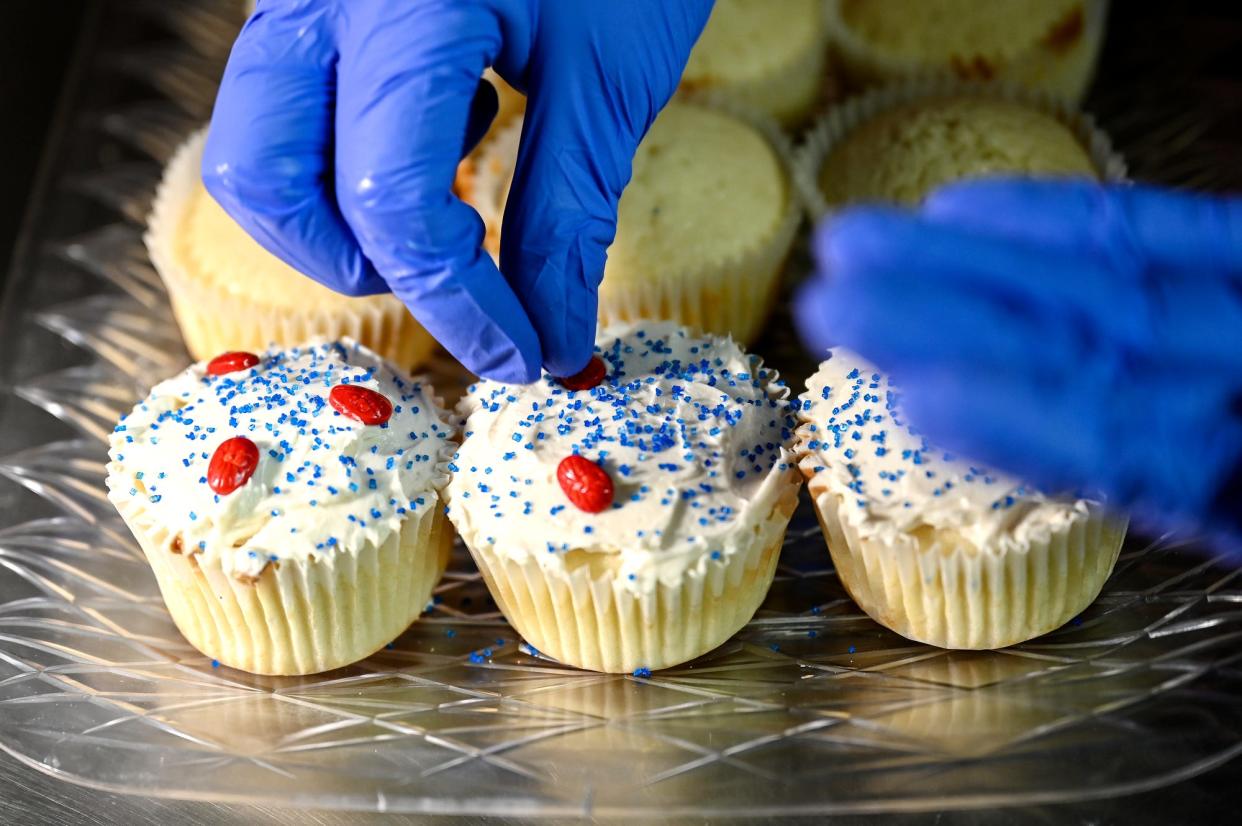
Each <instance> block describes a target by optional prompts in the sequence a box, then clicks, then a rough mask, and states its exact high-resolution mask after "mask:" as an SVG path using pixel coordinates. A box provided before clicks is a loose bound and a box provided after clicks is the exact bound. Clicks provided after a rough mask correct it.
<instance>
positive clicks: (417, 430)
mask: <svg viewBox="0 0 1242 826" xmlns="http://www.w3.org/2000/svg"><path fill="white" fill-rule="evenodd" d="M452 436H453V428H452V426H451V425H450V424H449V423H448V422H447V420H446V418H445V414H444V412H443V411H441V410H440V408H439V406H438V403H437V401H436V399H435V397H434V396H433V394H432V393H431V391H430V389H429V388H428V387H426V386H424V385H423V384H421V383H419V382H418V381H412V380H410V379H408V378H404V377H403V376H402V374H401V373H400V372H399V371H397V370H396V369H394V368H393V367H392V366H391V365H390V364H388V363H386V362H384V361H383V360H381V359H379V358H378V357H377V356H376V355H375V354H374V353H372V352H370V351H369V350H366V349H364V348H362V347H360V346H358V345H356V344H354V343H352V342H349V341H345V342H342V343H333V344H317V345H313V346H307V347H302V348H294V349H291V350H287V351H280V350H273V351H270V352H268V353H266V354H264V355H262V356H256V355H253V354H250V353H242V352H232V353H225V354H222V355H220V356H219V357H217V358H215V359H213V360H211V361H209V362H200V363H198V364H195V365H193V366H191V367H190V368H188V369H187V370H186V371H185V372H183V373H180V374H179V375H177V376H175V377H173V378H171V379H168V380H167V381H164V382H161V383H160V384H158V385H156V386H155V388H154V389H152V391H151V393H150V395H149V396H147V398H146V399H145V400H143V401H142V402H141V403H139V404H138V406H137V407H135V408H134V409H133V410H132V411H131V412H130V413H129V414H128V415H127V416H125V417H123V418H122V419H121V422H120V424H118V425H117V427H116V430H115V432H114V433H113V434H112V437H111V440H110V449H109V454H108V455H109V459H110V461H109V463H108V479H107V482H108V497H109V499H110V500H111V501H112V503H113V504H114V505H115V506H116V508H117V510H118V511H120V513H121V516H122V517H123V518H124V520H125V522H126V524H127V525H128V526H129V528H130V530H131V531H133V534H134V536H135V538H136V539H137V540H138V544H139V545H140V546H141V547H142V550H143V552H144V553H145V554H146V557H147V560H148V561H149V562H150V563H151V567H152V569H153V570H154V572H155V576H156V579H157V581H158V582H159V586H160V591H161V593H162V594H163V596H164V601H165V602H166V603H167V605H168V609H169V612H170V613H171V614H172V617H173V620H174V621H175V622H176V623H177V627H178V628H179V629H180V630H181V633H182V634H184V635H185V637H186V639H187V640H189V641H190V643H191V644H192V645H193V646H194V647H195V648H197V649H199V650H200V651H202V652H203V653H204V654H206V655H208V656H210V657H213V658H215V659H216V660H219V661H220V662H222V663H224V664H226V665H231V666H234V667H236V668H240V669H242V670H244V671H251V672H254V673H259V674H309V673H313V672H317V671H325V670H327V669H331V668H336V667H338V666H343V665H347V664H349V663H351V662H354V661H356V660H360V659H362V658H364V657H366V656H367V655H369V654H370V653H372V652H373V651H375V650H377V649H379V648H381V647H382V646H384V645H385V644H387V643H388V642H390V641H391V640H392V639H393V638H394V637H396V636H397V635H398V634H400V633H401V631H403V630H404V629H405V627H406V626H408V625H409V624H410V622H412V621H413V620H414V619H415V618H417V617H418V615H419V613H420V611H421V610H422V609H423V608H424V607H425V606H426V605H427V601H428V598H429V597H430V595H431V590H432V588H433V586H434V585H435V584H436V581H437V580H438V579H439V578H440V575H441V573H443V571H444V566H445V564H446V562H447V560H448V551H449V546H450V543H451V539H452V532H451V530H450V529H449V527H448V525H447V523H446V520H445V519H444V512H443V508H442V506H441V503H440V490H441V489H442V488H443V487H444V485H445V484H446V483H447V481H448V477H447V471H446V469H445V468H446V464H447V458H448V454H451V453H452V450H453V443H452V441H451V439H452Z"/></svg>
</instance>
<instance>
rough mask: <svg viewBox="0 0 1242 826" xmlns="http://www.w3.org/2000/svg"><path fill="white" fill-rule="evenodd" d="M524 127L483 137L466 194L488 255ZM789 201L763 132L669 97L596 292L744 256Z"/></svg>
mask: <svg viewBox="0 0 1242 826" xmlns="http://www.w3.org/2000/svg"><path fill="white" fill-rule="evenodd" d="M521 130H522V123H521V120H520V119H519V120H517V121H515V122H514V123H512V124H510V125H509V126H508V127H507V128H506V129H504V130H501V131H500V132H499V133H497V135H496V136H495V137H494V138H490V139H489V141H488V144H487V145H486V146H485V147H484V148H483V149H482V151H481V152H480V153H479V154H480V157H479V159H478V160H477V162H476V163H474V164H473V175H472V177H471V180H470V183H469V185H468V186H469V189H470V191H469V192H467V193H466V196H467V200H469V201H470V202H471V203H472V204H474V205H475V208H476V209H477V210H478V211H479V214H480V215H481V216H482V217H483V220H484V223H485V224H486V226H487V228H488V246H489V251H491V252H492V253H493V255H495V254H496V253H497V252H498V251H499V246H498V243H499V234H498V233H499V227H500V221H501V216H502V214H503V210H504V204H505V200H506V199H507V198H508V195H509V186H510V184H511V183H512V178H513V171H514V164H515V163H516V159H517V151H518V144H519V142H520V140H519V139H520V135H521ZM792 208H793V206H792V195H791V191H790V184H789V180H788V175H787V173H786V169H785V166H784V162H783V161H782V160H781V157H780V156H779V154H778V153H777V150H776V148H774V147H773V145H772V144H771V142H770V141H769V139H768V137H767V136H766V135H765V134H764V133H763V132H762V131H761V130H760V129H758V128H757V127H755V126H753V125H751V124H750V123H747V122H746V121H744V120H742V119H741V118H738V117H735V116H734V115H732V114H729V113H726V112H724V111H720V110H717V109H715V108H712V107H710V106H704V105H698V104H695V103H689V102H683V101H673V102H671V103H670V104H669V105H668V106H666V107H665V108H664V109H663V111H661V112H660V115H659V117H657V118H656V119H655V122H654V123H653V124H652V126H651V129H650V130H649V131H648V132H647V135H646V136H645V137H644V138H643V140H642V143H640V144H639V146H638V151H637V153H636V154H635V155H634V164H633V172H632V175H631V178H630V183H629V184H628V185H627V186H626V188H625V192H624V193H623V194H622V195H621V200H620V202H619V203H618V205H617V234H616V238H615V239H614V241H613V243H612V246H611V247H609V250H608V263H607V265H606V267H605V273H606V275H605V280H604V286H603V287H602V289H603V290H605V291H607V290H608V289H609V285H613V286H615V285H616V284H617V283H618V279H624V280H628V281H634V280H649V279H650V278H651V277H652V276H651V273H655V272H659V273H664V274H665V277H667V274H669V273H677V274H679V275H683V274H686V273H692V272H697V271H698V270H699V269H700V268H701V267H702V266H703V265H704V261H708V262H711V263H713V264H718V263H719V262H720V261H729V260H732V259H734V258H737V257H738V256H742V255H745V254H747V253H749V252H751V251H753V250H754V248H755V247H756V246H757V245H760V244H762V243H764V242H766V241H767V240H768V239H770V238H772V237H773V236H775V235H776V234H777V232H778V229H779V228H780V227H781V225H782V222H784V221H786V220H788V219H789V214H790V211H791V209H792Z"/></svg>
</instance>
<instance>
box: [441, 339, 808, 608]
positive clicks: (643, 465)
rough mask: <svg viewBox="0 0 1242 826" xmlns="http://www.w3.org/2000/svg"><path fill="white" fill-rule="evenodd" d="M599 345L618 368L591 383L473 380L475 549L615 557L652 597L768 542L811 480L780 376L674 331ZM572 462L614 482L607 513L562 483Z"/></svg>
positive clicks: (467, 413)
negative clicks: (582, 386) (797, 459)
mask: <svg viewBox="0 0 1242 826" xmlns="http://www.w3.org/2000/svg"><path fill="white" fill-rule="evenodd" d="M595 351H596V353H597V354H598V355H599V356H600V358H602V359H603V360H604V363H605V365H606V366H607V371H608V372H607V376H606V377H605V379H604V381H603V382H602V383H601V384H600V385H599V386H597V387H595V388H592V389H590V390H580V391H570V390H567V389H565V388H564V387H563V386H561V384H560V383H558V382H557V381H556V380H555V379H553V378H552V377H550V376H548V375H547V374H545V375H544V376H543V377H542V378H541V379H540V380H539V381H537V382H535V383H534V384H531V385H527V386H524V387H522V386H511V385H504V384H499V383H496V382H491V381H484V382H480V383H479V384H476V385H474V386H473V387H471V389H470V392H469V394H468V395H467V396H466V398H465V399H463V401H462V405H461V407H460V412H461V413H462V414H463V416H464V417H465V424H464V429H465V438H464V441H463V444H462V447H461V450H460V451H459V453H458V455H456V456H455V457H454V458H453V463H452V464H451V465H450V469H451V470H452V471H453V480H452V482H451V483H450V485H449V489H448V493H449V499H450V508H449V518H450V519H451V520H452V521H453V522H454V524H455V525H456V526H457V529H458V530H459V531H460V532H461V534H462V536H463V537H464V538H465V539H466V541H467V542H468V543H470V544H472V545H473V546H475V547H479V546H487V547H490V548H491V549H492V550H493V551H494V552H495V553H498V554H501V555H506V556H509V557H513V558H522V559H529V558H530V557H531V556H534V558H536V559H537V560H538V561H539V564H541V565H543V566H544V567H545V568H547V567H551V568H563V567H565V566H566V565H567V564H573V563H572V562H567V559H569V558H570V557H571V556H574V555H580V554H581V553H582V552H587V553H590V554H603V555H606V556H607V557H608V559H609V564H611V565H615V567H616V569H617V570H618V571H619V577H620V579H621V581H623V582H626V583H632V587H633V588H635V589H643V588H651V587H654V585H655V582H656V581H657V580H659V581H663V582H667V583H674V582H676V581H677V580H678V579H679V578H680V577H681V576H682V575H683V574H684V573H685V571H686V570H688V569H690V568H693V567H695V566H699V565H705V564H707V563H708V562H710V561H713V560H716V561H719V560H723V559H725V558H727V557H728V556H729V555H731V554H733V553H735V552H736V551H737V550H738V549H740V548H743V547H748V546H746V545H744V544H743V543H753V542H755V541H764V540H766V539H767V538H768V537H767V536H766V533H765V532H766V531H768V530H769V528H768V525H770V524H771V521H770V519H769V517H770V516H771V515H772V511H773V508H774V506H775V504H776V503H777V501H778V500H780V498H781V496H782V494H784V495H788V494H789V493H790V486H796V485H797V479H796V469H795V468H794V467H793V466H792V463H791V460H790V453H789V450H788V448H787V447H786V445H787V443H788V442H789V440H790V439H791V438H792V435H793V429H794V426H795V424H796V422H795V419H794V416H793V410H792V405H791V403H790V402H789V401H788V400H787V398H786V397H787V395H788V391H787V389H786V388H785V386H784V385H783V384H782V383H781V382H780V381H779V379H778V378H777V377H776V375H775V373H774V372H772V371H771V370H767V369H765V368H763V367H762V365H761V364H760V363H759V360H758V359H756V358H754V357H751V356H748V355H746V354H745V353H743V352H742V350H741V349H739V348H738V347H737V345H735V344H734V343H733V342H732V341H730V340H728V339H720V338H715V337H704V338H696V337H694V336H692V335H690V334H688V333H687V332H685V330H684V329H683V328H681V327H679V326H677V325H675V324H671V323H667V322H643V323H640V324H636V325H626V326H619V327H612V328H609V329H607V330H604V331H601V333H600V335H599V337H598V339H597V344H596V348H595ZM572 453H579V454H581V455H583V456H585V457H587V458H588V459H591V460H592V461H595V462H598V463H599V464H600V465H601V466H602V467H603V468H604V469H605V470H606V471H607V472H608V474H609V476H610V477H611V478H612V480H613V484H614V486H615V491H616V493H615V496H614V499H613V503H612V505H611V507H609V508H608V509H606V510H604V511H603V512H601V513H596V514H591V513H585V512H583V511H581V510H578V509H577V508H576V507H574V505H573V504H572V503H571V502H570V501H569V499H568V498H567V497H566V495H565V493H564V492H563V491H562V490H561V488H560V485H559V484H558V482H557V479H556V469H557V465H558V464H559V463H560V462H561V460H562V459H564V458H565V457H566V456H569V455H570V454H572ZM756 528H760V533H759V534H756V531H755V529H756ZM780 528H783V522H782V523H781V524H780ZM757 536H758V540H757V538H756V537H757ZM579 558H580V557H579Z"/></svg>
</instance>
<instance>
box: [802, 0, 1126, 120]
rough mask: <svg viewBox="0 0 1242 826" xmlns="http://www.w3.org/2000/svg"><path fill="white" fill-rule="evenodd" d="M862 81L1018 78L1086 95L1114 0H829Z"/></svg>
mask: <svg viewBox="0 0 1242 826" xmlns="http://www.w3.org/2000/svg"><path fill="white" fill-rule="evenodd" d="M827 9H828V30H829V35H830V38H831V41H832V45H833V50H834V52H835V54H836V57H837V60H838V62H839V64H840V68H841V71H842V73H843V74H844V75H845V79H846V80H847V81H848V82H849V83H850V84H851V85H852V86H854V87H855V88H857V87H861V86H872V85H882V84H886V83H893V82H896V81H902V80H909V79H912V78H925V77H931V76H937V75H941V76H949V77H956V78H959V79H962V80H976V81H992V80H1001V81H1005V82H1009V83H1018V84H1021V85H1023V86H1026V87H1028V88H1031V89H1035V90H1038V91H1041V92H1046V93H1048V94H1051V95H1053V96H1055V97H1058V98H1061V99H1063V100H1067V101H1070V102H1076V101H1078V100H1079V99H1080V98H1081V97H1082V95H1083V92H1084V91H1085V90H1086V88H1087V86H1088V85H1089V84H1090V82H1091V77H1092V75H1093V74H1094V71H1095V64H1096V60H1097V58H1098V56H1099V52H1100V43H1101V41H1102V39H1103V35H1104V22H1105V18H1106V16H1107V13H1108V3H1107V1H1106V0H987V2H978V0H828V4H827Z"/></svg>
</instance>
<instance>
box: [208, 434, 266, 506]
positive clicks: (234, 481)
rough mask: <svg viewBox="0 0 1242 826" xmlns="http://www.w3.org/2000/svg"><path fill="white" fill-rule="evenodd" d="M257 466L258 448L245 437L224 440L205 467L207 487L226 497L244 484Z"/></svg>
mask: <svg viewBox="0 0 1242 826" xmlns="http://www.w3.org/2000/svg"><path fill="white" fill-rule="evenodd" d="M258 466H259V448H258V447H256V446H255V443H254V442H252V441H250V440H249V439H247V438H246V437H245V436H234V437H233V438H231V439H225V440H224V441H223V442H221V443H220V446H219V447H217V448H216V452H215V453H213V454H211V462H210V463H209V464H208V465H207V486H208V487H209V488H211V489H212V490H214V491H215V492H216V493H218V494H220V495H221V496H228V495H229V494H230V493H232V492H233V491H235V490H237V489H238V488H240V487H241V486H242V485H244V484H246V482H247V480H249V479H250V477H251V476H253V475H254V469H255V468H256V467H258Z"/></svg>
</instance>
